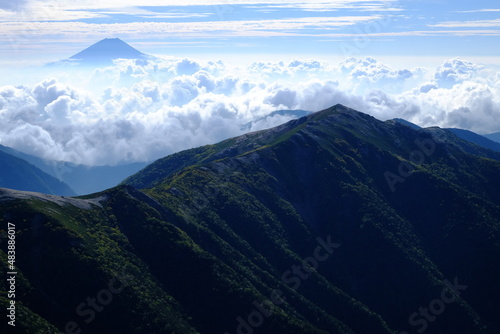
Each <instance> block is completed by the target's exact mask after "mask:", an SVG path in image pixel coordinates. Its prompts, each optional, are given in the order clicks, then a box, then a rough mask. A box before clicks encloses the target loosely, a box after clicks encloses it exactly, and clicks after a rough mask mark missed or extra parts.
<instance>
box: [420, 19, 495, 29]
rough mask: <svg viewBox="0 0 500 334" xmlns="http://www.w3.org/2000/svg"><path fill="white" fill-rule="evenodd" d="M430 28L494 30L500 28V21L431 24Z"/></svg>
mask: <svg viewBox="0 0 500 334" xmlns="http://www.w3.org/2000/svg"><path fill="white" fill-rule="evenodd" d="M429 27H440V28H492V27H500V19H493V20H477V21H450V22H442V23H438V24H431V25H429Z"/></svg>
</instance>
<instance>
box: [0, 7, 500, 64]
mask: <svg viewBox="0 0 500 334" xmlns="http://www.w3.org/2000/svg"><path fill="white" fill-rule="evenodd" d="M183 3H184V5H182V6H179V5H178V4H179V1H173V0H167V1H160V0H144V1H140V2H137V1H130V0H125V1H96V0H80V1H62V0H46V1H36V0H21V1H17V2H12V1H11V0H1V1H0V8H1V9H0V31H1V32H2V33H1V34H0V43H1V46H0V55H1V56H2V58H3V59H8V58H9V57H10V58H13V57H14V58H16V59H25V58H26V59H28V58H33V57H38V58H39V57H43V58H49V57H50V56H51V55H53V56H56V57H64V56H65V55H71V54H72V53H75V52H77V51H79V50H81V49H82V48H83V47H85V46H88V45H90V44H92V43H94V42H96V41H98V40H100V39H103V38H106V37H119V38H121V39H123V40H125V41H127V42H128V43H130V44H132V45H134V46H136V47H137V48H139V49H141V50H142V51H144V52H149V53H155V54H171V55H186V56H193V55H196V54H245V55H248V54H269V55H273V54H297V55H300V54H308V55H335V56H339V57H342V56H366V55H368V56H427V57H455V56H461V57H467V56H469V57H472V56H474V57H496V56H497V55H498V54H499V51H500V5H499V4H498V3H497V2H494V1H484V0H480V1H463V0H462V1H427V0H412V1H362V0H354V1H349V0H334V1H323V0H316V1H315V0H313V1H296V0H289V1H272V0H249V1H245V0H240V1H226V0H216V1H209V0H191V1H190V0H186V1H184V2H183ZM137 4H140V6H138V5H137Z"/></svg>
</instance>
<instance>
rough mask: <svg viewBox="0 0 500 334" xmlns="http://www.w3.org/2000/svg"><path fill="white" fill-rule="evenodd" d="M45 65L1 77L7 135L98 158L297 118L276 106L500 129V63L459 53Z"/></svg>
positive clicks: (20, 142)
mask: <svg viewBox="0 0 500 334" xmlns="http://www.w3.org/2000/svg"><path fill="white" fill-rule="evenodd" d="M36 72H37V75H39V76H40V80H38V81H37V83H35V84H30V85H17V86H14V85H12V86H11V85H7V86H2V87H0V124H1V125H2V126H1V127H0V144H2V145H5V146H9V147H13V148H15V149H17V150H20V151H23V152H25V153H28V154H33V155H36V156H39V157H42V158H46V159H51V160H64V161H70V162H74V163H80V164H87V165H115V164H119V163H127V162H134V161H152V160H154V159H158V158H161V157H163V156H166V155H168V154H171V153H174V152H177V151H180V150H183V149H187V148H191V147H195V146H200V145H206V144H211V143H215V142H218V141H220V140H223V139H226V138H229V137H232V136H237V135H240V134H243V133H246V132H249V131H256V130H261V129H265V128H269V127H272V126H276V125H279V124H282V123H284V122H286V121H288V120H290V119H291V117H292V116H283V115H274V116H273V117H269V114H270V113H272V112H273V111H276V110H283V109H301V110H307V111H319V110H322V109H325V108H328V107H330V106H332V105H335V104H337V103H341V104H344V105H346V106H349V107H351V108H354V109H357V110H359V111H363V112H366V113H368V114H371V115H373V116H375V117H376V118H378V119H381V120H386V119H391V118H396V117H399V118H404V119H406V120H409V121H411V122H414V123H416V124H418V125H420V126H441V127H457V128H464V129H468V130H471V131H475V132H478V133H492V132H498V131H500V72H499V71H498V70H497V69H495V68H493V67H489V66H484V65H480V64H475V63H472V62H470V61H467V60H462V59H459V58H455V59H450V60H447V61H445V62H444V63H443V64H442V65H441V66H439V67H438V68H422V67H415V68H391V67H390V66H387V65H385V64H383V63H381V62H379V61H377V60H376V59H373V58H362V59H358V58H350V59H347V60H345V61H343V62H341V63H336V64H331V63H327V62H324V61H318V60H292V61H286V62H285V61H280V62H279V61H278V62H253V63H251V64H248V65H245V66H236V65H232V64H229V63H225V62H222V61H197V60H193V59H187V58H184V59H183V58H156V59H151V60H118V61H116V62H115V64H114V65H113V66H108V67H102V68H97V69H92V70H89V69H86V70H82V69H77V68H74V67H71V66H67V67H64V68H56V67H54V66H52V67H50V68H45V69H41V70H40V69H39V70H37V71H36ZM4 81H5V80H4Z"/></svg>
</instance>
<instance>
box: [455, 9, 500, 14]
mask: <svg viewBox="0 0 500 334" xmlns="http://www.w3.org/2000/svg"><path fill="white" fill-rule="evenodd" d="M495 12H500V9H498V8H490V9H474V10H460V11H457V13H495Z"/></svg>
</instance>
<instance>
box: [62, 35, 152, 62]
mask: <svg viewBox="0 0 500 334" xmlns="http://www.w3.org/2000/svg"><path fill="white" fill-rule="evenodd" d="M148 58H149V56H148V55H147V54H145V53H142V52H140V51H139V50H137V49H134V48H133V47H131V46H130V45H128V44H127V43H125V42H124V41H122V40H121V39H119V38H106V39H103V40H102V41H99V42H97V43H95V44H93V45H91V46H90V47H88V48H86V49H85V50H83V51H81V52H79V53H77V54H75V55H74V56H71V57H70V58H69V60H70V61H72V62H73V61H74V62H77V63H80V64H84V65H85V64H107V63H112V61H113V60H114V59H148Z"/></svg>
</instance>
